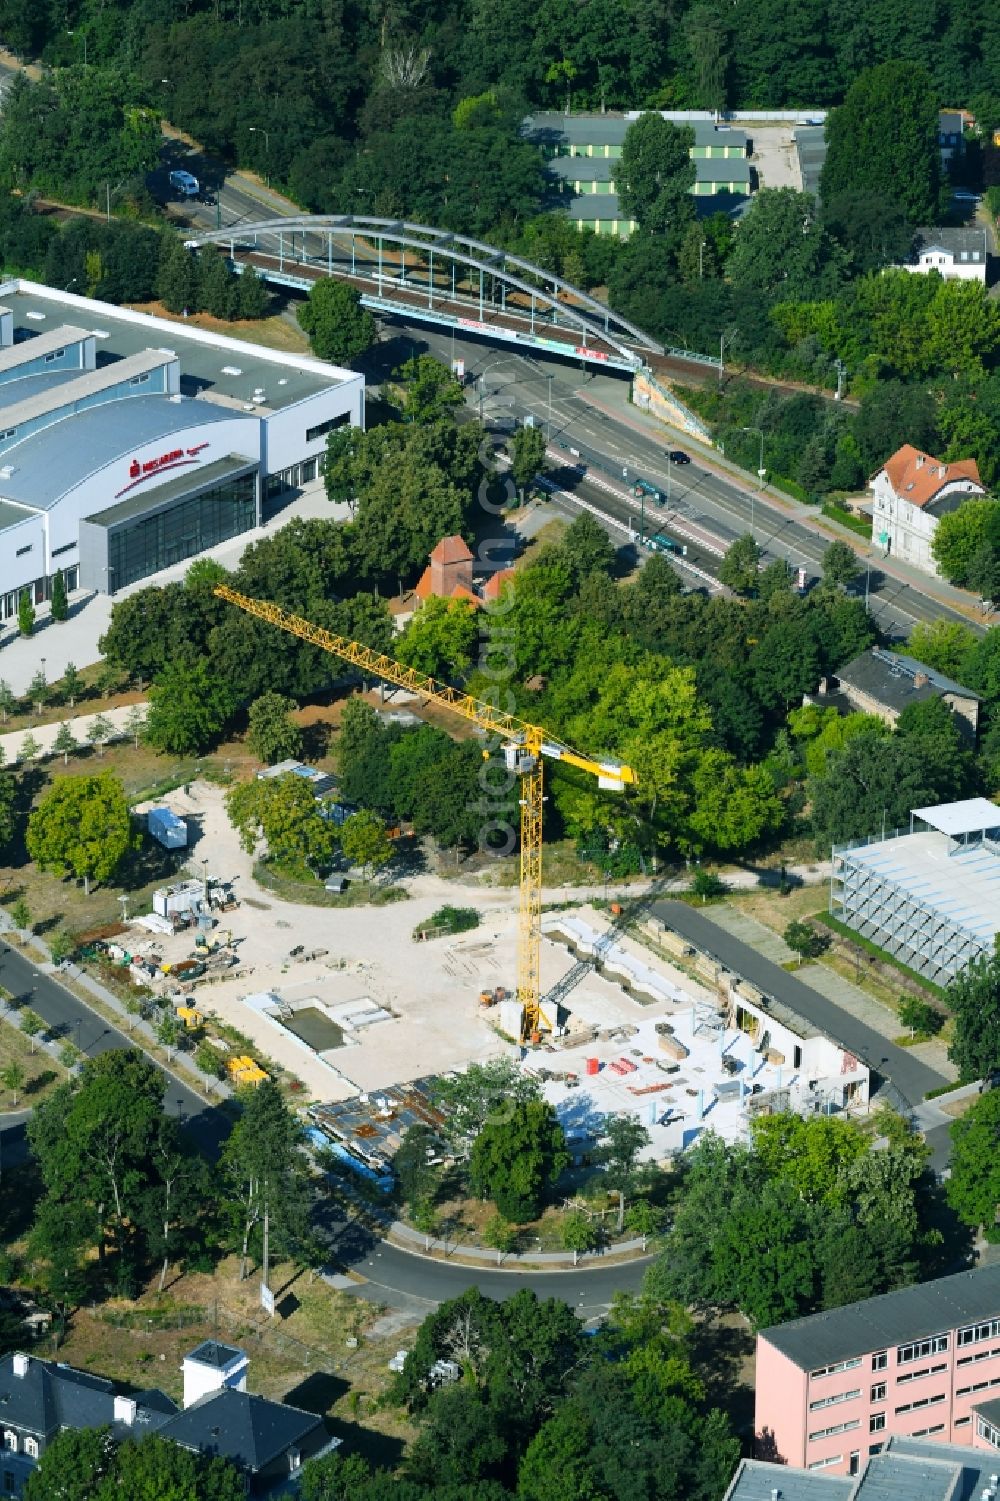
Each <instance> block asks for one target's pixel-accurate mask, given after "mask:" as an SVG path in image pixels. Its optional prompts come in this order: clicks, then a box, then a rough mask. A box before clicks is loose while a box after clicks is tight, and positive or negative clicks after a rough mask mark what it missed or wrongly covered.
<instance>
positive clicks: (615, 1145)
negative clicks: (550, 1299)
mask: <svg viewBox="0 0 1000 1501" xmlns="http://www.w3.org/2000/svg"><path fill="white" fill-rule="evenodd" d="M649 1142H650V1135H649V1132H648V1131H647V1130H646V1128H645V1126H644V1125H643V1124H642V1123H641V1121H638V1120H636V1118H635V1116H634V1115H608V1116H605V1118H604V1133H603V1135H602V1137H601V1142H600V1146H599V1148H598V1150H599V1153H600V1161H601V1163H602V1164H603V1167H604V1176H605V1178H606V1180H607V1183H608V1186H609V1188H611V1190H612V1192H614V1193H616V1194H617V1195H618V1230H619V1233H620V1232H621V1229H622V1225H623V1223H624V1219H625V1199H626V1196H628V1195H631V1193H632V1191H633V1189H634V1187H635V1184H636V1181H637V1176H638V1161H639V1153H640V1152H641V1151H642V1150H643V1149H644V1148H645V1147H648V1146H649ZM568 1249H569V1250H573V1247H572V1246H569V1247H568ZM579 1249H580V1250H587V1249H589V1247H586V1246H581V1247H579Z"/></svg>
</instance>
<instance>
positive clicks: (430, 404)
mask: <svg viewBox="0 0 1000 1501" xmlns="http://www.w3.org/2000/svg"><path fill="white" fill-rule="evenodd" d="M396 379H397V380H399V381H400V382H401V383H402V386H403V417H404V419H405V420H406V421H407V422H418V423H424V422H438V421H440V419H441V418H442V417H445V416H447V415H448V413H449V412H450V411H452V410H453V409H454V408H455V407H460V406H461V405H462V401H463V396H462V387H461V385H460V384H459V382H458V380H457V379H456V377H455V376H454V375H453V374H452V372H451V371H450V370H449V369H448V367H447V365H444V364H442V362H441V361H440V360H437V359H435V358H434V356H433V355H432V354H418V355H413V356H412V358H411V359H408V360H407V361H406V362H405V364H402V365H400V367H399V369H398V370H397V371H396Z"/></svg>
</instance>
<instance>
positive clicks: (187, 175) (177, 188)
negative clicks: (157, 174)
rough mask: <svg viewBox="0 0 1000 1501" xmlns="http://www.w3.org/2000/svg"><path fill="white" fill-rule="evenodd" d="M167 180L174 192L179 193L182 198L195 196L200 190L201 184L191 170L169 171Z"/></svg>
mask: <svg viewBox="0 0 1000 1501" xmlns="http://www.w3.org/2000/svg"><path fill="white" fill-rule="evenodd" d="M169 182H170V186H171V187H172V188H173V190H174V192H175V193H179V194H180V196H181V197H182V198H197V197H198V194H199V193H200V192H201V184H200V183H199V181H198V179H197V177H195V176H194V175H193V173H191V172H181V171H177V172H171V173H170V177H169Z"/></svg>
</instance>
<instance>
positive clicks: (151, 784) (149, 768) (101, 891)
mask: <svg viewBox="0 0 1000 1501" xmlns="http://www.w3.org/2000/svg"><path fill="white" fill-rule="evenodd" d="M249 761H250V758H249V756H248V755H247V752H246V750H245V748H244V747H243V745H242V744H241V743H240V742H231V743H229V744H227V745H223V746H220V748H219V750H218V751H217V752H215V753H214V754H213V755H211V756H202V757H200V758H196V757H194V756H188V757H180V756H169V755H160V754H159V753H158V752H156V751H154V750H152V749H151V748H150V747H149V746H146V745H142V744H140V745H139V748H138V749H136V747H135V746H134V745H133V743H132V742H131V741H127V742H118V743H116V744H114V745H109V746H108V747H107V748H106V750H105V751H104V754H103V755H101V754H99V753H98V752H96V751H93V750H90V749H81V751H80V753H79V754H78V755H75V756H70V758H69V762H68V764H66V765H64V764H63V761H62V759H61V758H59V757H56V758H53V759H51V760H48V761H46V762H44V763H42V764H41V765H35V766H31V767H29V768H27V769H26V770H25V771H24V772H22V773H20V774H19V775H18V791H19V802H20V808H19V815H20V817H21V818H22V819H23V820H25V821H26V819H27V815H28V813H29V811H30V809H31V807H32V806H34V804H35V803H36V802H37V801H38V799H39V798H40V797H41V796H42V794H43V793H44V791H45V788H46V787H47V786H48V785H49V784H50V782H54V781H56V780H57V779H58V778H59V777H62V776H81V775H91V776H93V775H97V774H100V773H102V772H111V773H112V774H113V775H114V776H117V777H120V778H121V781H122V783H123V785H124V788H125V794H126V796H127V798H128V799H129V801H130V802H132V803H136V802H143V801H145V800H146V799H148V798H151V797H155V796H157V795H158V794H159V793H162V792H166V791H167V790H169V789H170V788H173V787H179V786H182V785H183V784H184V783H185V782H187V781H191V780H193V779H194V778H195V777H196V776H198V775H199V774H202V775H208V776H214V777H219V778H226V777H228V776H230V775H232V774H233V773H234V772H236V771H238V770H239V769H241V768H242V766H243V764H244V763H247V764H249ZM186 860H187V852H186V851H184V850H179V851H176V852H174V851H168V850H164V849H161V848H160V847H159V846H158V845H157V844H155V843H154V842H153V841H152V840H144V841H143V845H142V848H141V849H139V850H137V851H135V853H134V854H133V855H131V856H130V857H129V858H128V859H127V860H126V861H125V862H124V863H123V865H122V867H121V869H120V870H119V871H118V873H117V874H116V876H115V878H114V880H113V881H112V882H110V883H109V884H108V885H107V886H99V887H96V888H92V889H91V893H90V895H89V896H86V895H84V890H83V884H82V882H77V881H75V880H73V879H72V878H67V879H61V878H60V877H58V876H54V875H50V874H48V873H47V872H44V871H40V870H37V869H36V867H35V866H34V865H33V864H32V862H31V861H30V860H29V859H28V857H27V853H26V851H25V849H24V847H23V844H22V843H21V842H20V841H15V843H14V845H13V846H12V848H11V849H10V850H9V852H8V854H7V858H6V861H5V862H4V863H3V864H0V903H3V904H4V905H5V906H9V905H10V903H11V902H13V901H16V900H17V898H18V897H23V898H24V900H25V901H26V902H27V904H28V911H29V913H30V914H31V923H32V926H33V928H34V930H35V931H36V932H37V933H39V934H40V935H41V936H44V935H45V934H46V933H49V932H51V931H52V930H53V929H54V928H65V929H66V931H67V932H69V933H71V934H74V935H75V934H79V933H85V932H87V931H89V930H91V929H93V928H97V927H103V926H105V925H106V924H108V923H111V922H116V921H118V920H120V918H121V904H120V903H119V900H118V898H119V897H120V896H122V895H127V896H128V898H129V910H130V911H131V912H137V911H141V910H143V909H144V907H147V908H148V906H149V904H150V898H151V896H152V893H153V891H154V890H155V889H156V887H157V886H162V885H163V884H164V882H165V881H170V880H173V879H174V878H175V877H176V875H177V874H178V872H179V871H180V870H181V869H183V867H184V865H185V864H186Z"/></svg>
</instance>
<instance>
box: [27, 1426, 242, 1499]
mask: <svg viewBox="0 0 1000 1501" xmlns="http://www.w3.org/2000/svg"><path fill="white" fill-rule="evenodd" d="M245 1493H246V1488H245V1484H244V1481H243V1477H242V1475H241V1474H240V1472H239V1471H238V1470H237V1469H236V1467H235V1466H234V1465H232V1464H231V1463H230V1462H229V1461H228V1460H224V1459H219V1458H213V1457H211V1456H207V1455H206V1456H203V1455H200V1454H192V1453H191V1452H190V1451H189V1450H187V1449H183V1448H181V1446H180V1445H178V1444H174V1443H172V1442H171V1441H170V1440H169V1439H164V1438H160V1437H159V1436H158V1435H157V1434H155V1433H151V1434H147V1435H146V1436H145V1437H144V1438H141V1439H126V1440H125V1441H124V1442H117V1441H116V1440H115V1438H114V1437H113V1435H112V1433H111V1431H110V1429H108V1428H83V1429H73V1428H67V1429H64V1430H63V1432H61V1433H60V1434H59V1435H58V1436H57V1438H56V1439H54V1440H53V1442H52V1443H51V1444H49V1445H48V1446H47V1448H46V1450H45V1452H44V1454H43V1455H42V1458H41V1462H40V1464H39V1466H38V1469H37V1470H35V1471H34V1472H33V1473H32V1474H31V1476H30V1477H29V1479H28V1482H27V1485H26V1487H25V1491H24V1494H25V1497H26V1498H27V1501H44V1498H48V1497H53V1496H59V1497H60V1498H65V1501H84V1498H86V1501H113V1498H114V1497H115V1496H122V1495H125V1496H128V1497H129V1498H130V1501H160V1498H164V1501H240V1498H241V1497H242V1496H243V1495H245Z"/></svg>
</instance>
